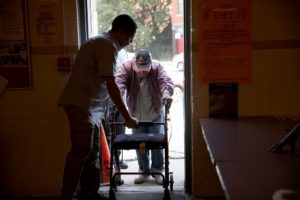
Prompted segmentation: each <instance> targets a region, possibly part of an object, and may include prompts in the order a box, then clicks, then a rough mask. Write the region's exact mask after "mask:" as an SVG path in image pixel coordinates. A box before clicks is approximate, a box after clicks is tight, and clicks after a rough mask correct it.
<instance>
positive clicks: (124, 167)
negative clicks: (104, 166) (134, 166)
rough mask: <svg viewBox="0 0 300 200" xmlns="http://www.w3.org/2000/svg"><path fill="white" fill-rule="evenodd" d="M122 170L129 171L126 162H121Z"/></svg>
mask: <svg viewBox="0 0 300 200" xmlns="http://www.w3.org/2000/svg"><path fill="white" fill-rule="evenodd" d="M120 168H121V169H127V168H128V165H127V164H126V163H125V162H123V161H122V162H120Z"/></svg>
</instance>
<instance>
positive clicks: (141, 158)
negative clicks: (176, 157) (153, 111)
mask: <svg viewBox="0 0 300 200" xmlns="http://www.w3.org/2000/svg"><path fill="white" fill-rule="evenodd" d="M162 120H163V116H160V117H159V118H157V119H156V120H154V122H162ZM139 133H152V134H163V125H154V126H140V127H138V128H136V129H132V134H139ZM149 151H151V168H150V163H149V157H150V152H149ZM136 155H137V160H138V164H139V170H140V171H142V172H146V173H149V172H161V171H162V170H163V165H164V158H163V150H162V149H152V150H146V151H145V153H143V154H141V153H140V151H139V150H136Z"/></svg>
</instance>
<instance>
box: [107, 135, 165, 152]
mask: <svg viewBox="0 0 300 200" xmlns="http://www.w3.org/2000/svg"><path fill="white" fill-rule="evenodd" d="M141 143H145V148H146V149H159V148H164V146H165V144H166V139H165V135H164V134H151V133H139V134H120V135H117V136H116V138H115V140H114V142H113V144H112V145H113V148H114V149H126V150H130V149H139V148H140V144H141Z"/></svg>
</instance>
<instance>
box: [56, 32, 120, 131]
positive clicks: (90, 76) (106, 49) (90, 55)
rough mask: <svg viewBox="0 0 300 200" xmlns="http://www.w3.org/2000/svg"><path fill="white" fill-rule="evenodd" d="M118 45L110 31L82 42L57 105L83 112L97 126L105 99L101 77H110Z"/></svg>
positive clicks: (118, 48) (114, 68)
mask: <svg viewBox="0 0 300 200" xmlns="http://www.w3.org/2000/svg"><path fill="white" fill-rule="evenodd" d="M120 49H121V46H120V45H119V43H118V42H117V40H116V39H115V38H113V36H112V34H111V33H110V32H104V33H102V34H100V35H99V36H97V37H94V38H91V39H89V40H88V41H87V42H86V43H84V44H83V45H82V46H81V48H80V50H79V52H78V55H77V57H76V60H75V63H74V67H73V70H72V72H71V75H70V78H69V80H68V83H67V85H66V87H65V89H64V91H63V93H62V95H61V97H60V100H59V105H73V106H77V107H79V108H80V109H82V111H84V112H85V113H86V114H87V115H88V116H89V118H90V120H91V121H92V122H94V123H95V124H96V125H98V124H99V123H100V121H101V119H103V118H104V111H105V106H106V104H107V101H108V99H109V95H108V91H107V87H106V83H105V81H104V79H103V77H113V76H114V74H115V71H116V60H117V56H118V51H119V50H120Z"/></svg>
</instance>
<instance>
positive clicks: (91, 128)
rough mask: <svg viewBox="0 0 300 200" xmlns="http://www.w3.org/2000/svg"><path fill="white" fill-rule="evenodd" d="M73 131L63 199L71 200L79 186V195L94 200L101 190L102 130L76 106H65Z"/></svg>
mask: <svg viewBox="0 0 300 200" xmlns="http://www.w3.org/2000/svg"><path fill="white" fill-rule="evenodd" d="M64 110H65V112H66V114H67V115H68V119H69V125H70V129H71V150H70V152H69V153H68V154H67V157H66V162H65V169H64V176H63V185H62V190H61V195H60V197H61V199H64V200H71V199H72V198H73V195H74V193H75V192H76V189H77V186H78V184H79V183H80V188H81V191H80V195H81V196H82V197H85V196H92V195H95V194H96V193H97V192H98V189H99V186H100V169H99V166H100V163H99V150H100V141H99V128H98V127H97V126H96V125H95V124H94V123H92V122H91V121H90V120H89V118H88V116H87V115H86V114H85V113H84V112H83V111H82V110H81V109H79V108H77V107H75V106H64Z"/></svg>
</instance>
